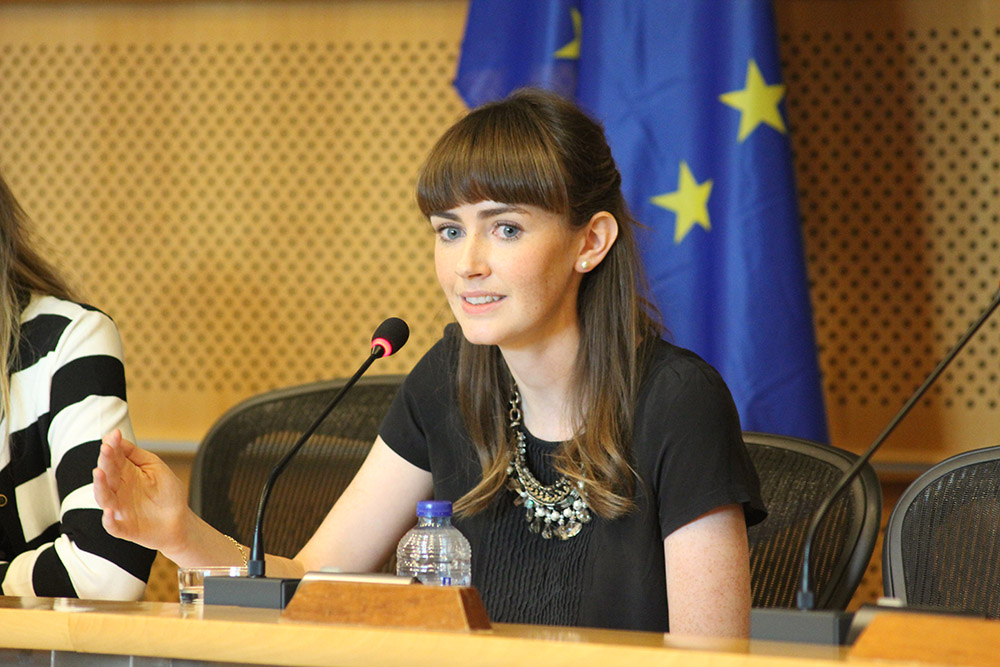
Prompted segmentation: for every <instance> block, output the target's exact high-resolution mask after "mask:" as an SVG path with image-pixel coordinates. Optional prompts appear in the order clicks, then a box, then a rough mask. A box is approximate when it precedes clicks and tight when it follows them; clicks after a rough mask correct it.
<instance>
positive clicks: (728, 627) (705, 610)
mask: <svg viewBox="0 0 1000 667" xmlns="http://www.w3.org/2000/svg"><path fill="white" fill-rule="evenodd" d="M663 555H664V558H665V562H666V570H667V572H666V574H667V602H668V604H669V608H670V632H671V633H677V634H683V635H716V636H722V637H747V636H749V634H750V599H751V598H750V552H749V547H748V546H747V528H746V520H745V519H744V516H743V509H742V507H740V506H739V505H725V506H723V507H719V508H716V509H714V510H712V511H710V512H707V513H705V514H703V515H701V516H700V517H698V518H697V519H695V520H694V521H692V522H690V523H688V524H686V525H684V526H682V527H680V528H678V529H677V530H675V531H674V532H673V533H671V534H670V535H668V536H667V538H666V539H665V540H663Z"/></svg>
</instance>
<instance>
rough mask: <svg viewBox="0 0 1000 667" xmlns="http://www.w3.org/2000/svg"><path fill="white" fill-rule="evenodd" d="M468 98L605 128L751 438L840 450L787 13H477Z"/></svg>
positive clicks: (668, 309) (543, 4) (646, 2)
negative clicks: (803, 178)
mask: <svg viewBox="0 0 1000 667" xmlns="http://www.w3.org/2000/svg"><path fill="white" fill-rule="evenodd" d="M455 85H456V88H457V89H458V91H459V94H461V95H462V97H463V99H464V100H465V102H466V103H467V104H468V105H469V106H470V107H471V106H477V105H479V104H482V103H483V102H487V101H490V100H494V99H500V98H503V97H505V96H506V95H507V94H508V93H510V92H511V91H512V90H514V89H516V88H519V87H522V86H528V85H532V86H541V87H545V88H548V89H550V90H554V91H556V92H558V93H560V94H562V95H564V96H566V97H569V98H571V99H575V100H576V101H577V103H578V104H580V106H581V107H582V108H584V109H586V110H587V111H588V112H589V113H590V114H592V115H593V116H594V117H595V118H597V119H599V120H600V121H601V122H602V123H603V124H604V127H605V130H606V132H607V135H608V140H609V142H610V144H611V148H612V151H613V153H614V155H615V159H616V161H617V162H618V166H619V169H620V170H621V172H622V179H623V189H624V191H625V196H626V198H627V200H628V202H629V206H630V207H631V209H632V212H633V214H634V215H635V217H636V218H637V219H639V220H640V221H641V222H643V223H644V224H645V225H647V229H645V230H642V231H640V233H639V234H638V240H639V245H640V249H641V252H642V256H643V259H644V262H645V265H646V269H647V272H648V275H649V278H650V283H651V287H652V291H653V295H652V296H653V300H654V301H655V302H656V304H657V306H658V307H659V308H660V310H661V312H662V314H663V316H664V320H665V324H666V325H667V328H668V330H669V331H670V332H671V334H672V337H673V339H674V341H675V342H676V343H677V344H679V345H682V346H684V347H687V348H690V349H692V350H694V351H695V352H697V353H698V354H700V355H701V356H702V357H704V358H705V359H706V360H707V361H708V362H709V363H711V364H712V365H713V366H715V367H716V368H717V369H718V370H719V372H720V373H721V374H722V376H723V378H725V380H726V383H727V384H728V385H729V388H730V390H731V391H732V393H733V397H734V399H735V400H736V404H737V408H738V409H739V411H740V416H741V420H742V425H743V428H744V429H746V430H756V431H764V432H768V433H780V434H784V435H792V436H798V437H804V438H810V439H813V440H819V441H823V442H826V441H827V440H828V435H827V425H826V413H825V410H824V405H823V394H822V388H821V384H820V374H819V365H818V360H817V351H816V338H815V332H814V330H813V322H812V311H811V306H810V301H809V291H808V285H807V277H806V271H805V257H804V251H803V244H802V233H801V227H800V218H799V213H798V207H797V199H796V190H795V181H794V173H793V169H792V159H791V149H790V143H789V137H788V130H787V125H786V123H785V120H784V119H785V107H784V103H783V99H784V90H785V89H784V86H783V84H782V82H781V68H780V61H779V55H778V48H777V36H776V31H775V23H774V15H773V9H772V6H771V3H770V2H766V1H765V0H684V1H683V2H665V1H664V0H621V1H614V2H608V1H606V0H472V2H471V3H470V6H469V14H468V19H467V25H466V32H465V37H464V40H463V43H462V54H461V60H460V63H459V68H458V74H457V77H456V80H455Z"/></svg>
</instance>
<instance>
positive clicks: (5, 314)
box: [0, 175, 72, 424]
mask: <svg viewBox="0 0 1000 667" xmlns="http://www.w3.org/2000/svg"><path fill="white" fill-rule="evenodd" d="M32 292H38V293H41V294H48V295H52V296H57V297H60V298H62V299H72V293H71V292H70V289H69V288H68V287H67V286H66V283H65V282H63V280H62V278H61V277H60V276H59V274H58V273H57V272H56V270H55V269H54V268H53V267H52V266H51V265H50V264H49V263H48V262H46V261H45V259H43V258H42V256H41V255H39V254H38V252H37V251H36V250H35V249H34V248H33V247H32V245H31V242H30V237H29V233H28V218H27V216H26V215H25V213H24V210H23V209H22V208H21V206H20V204H18V203H17V200H16V199H15V198H14V193H12V192H11V190H10V188H9V187H7V183H6V182H5V181H4V179H3V176H2V175H0V350H3V351H4V353H3V354H0V401H2V403H0V410H2V411H3V412H2V413H0V414H7V412H8V411H9V408H10V373H11V369H12V368H15V367H16V365H17V352H18V344H19V341H20V335H21V311H22V310H24V307H25V306H27V305H28V300H29V299H30V298H31V293H32ZM9 423H10V422H9V421H8V424H9Z"/></svg>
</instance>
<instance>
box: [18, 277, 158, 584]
mask: <svg viewBox="0 0 1000 667" xmlns="http://www.w3.org/2000/svg"><path fill="white" fill-rule="evenodd" d="M21 333H22V336H23V338H22V350H23V351H25V352H23V353H22V356H21V357H20V363H21V367H20V368H19V369H18V370H17V371H16V372H15V373H14V374H13V375H12V378H11V415H10V417H11V419H10V421H9V422H8V423H7V427H8V429H9V431H10V437H11V439H12V440H13V439H15V438H16V439H17V444H18V446H20V447H21V451H22V453H21V454H20V455H19V456H21V460H20V462H19V466H18V467H17V470H16V472H14V476H15V478H16V479H15V482H16V483H18V484H19V486H18V498H17V514H18V516H17V519H18V520H19V522H20V527H21V529H22V533H23V538H24V540H25V541H26V542H27V544H28V545H30V546H31V547H32V548H31V549H30V550H26V551H23V552H21V553H19V554H17V555H16V557H14V558H13V559H12V561H11V562H10V564H9V565H8V566H7V567H6V568H5V572H3V577H2V579H3V593H4V594H7V595H22V596H25V595H27V596H30V595H38V596H51V597H81V598H90V599H113V600H134V599H138V598H140V597H142V594H143V592H144V591H145V588H146V580H147V579H148V578H149V570H150V566H151V565H152V563H153V558H154V557H155V555H156V554H155V553H154V552H152V551H148V550H146V549H142V548H140V547H138V546H136V545H135V544H130V543H127V542H122V541H120V540H115V539H113V538H112V537H111V536H109V535H108V534H107V532H105V530H104V528H103V527H102V525H101V510H100V508H99V507H98V506H97V504H96V502H95V500H94V494H93V492H92V490H91V483H90V482H91V476H90V469H91V467H92V466H93V465H94V461H95V460H96V459H97V456H98V448H99V447H100V442H101V436H102V435H103V434H104V433H106V432H108V431H109V430H111V429H115V428H118V429H122V430H125V431H127V432H131V422H130V420H129V411H128V405H127V403H126V401H125V371H124V367H123V365H122V361H121V359H122V345H121V338H120V336H119V335H118V330H117V328H116V327H115V325H114V323H113V322H112V321H111V319H110V318H109V317H108V316H106V315H105V314H104V313H101V312H100V311H96V310H93V309H89V308H85V307H82V306H80V305H78V304H75V303H71V302H68V301H63V300H60V299H56V298H54V297H41V296H37V295H36V296H34V297H33V298H32V301H31V302H30V304H29V306H28V308H27V309H26V310H25V314H24V322H23V324H22V332H21ZM43 410H44V412H42V411H43Z"/></svg>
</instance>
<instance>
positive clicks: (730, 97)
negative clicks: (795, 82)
mask: <svg viewBox="0 0 1000 667" xmlns="http://www.w3.org/2000/svg"><path fill="white" fill-rule="evenodd" d="M784 96H785V86H784V85H782V84H780V83H775V84H772V85H768V84H767V82H766V81H764V77H763V76H762V75H761V73H760V68H758V67H757V63H756V62H755V61H754V60H753V59H752V58H751V59H750V63H749V64H748V65H747V78H746V83H745V85H744V88H743V90H734V91H732V92H729V93H723V94H722V95H719V99H720V100H722V102H723V103H725V104H728V105H729V106H731V107H733V108H734V109H739V110H740V114H741V115H740V132H739V136H738V137H737V141H739V142H741V143H742V141H743V140H744V139H746V138H747V137H748V136H750V133H751V132H753V131H754V130H755V129H757V126H758V125H760V124H761V123H767V124H768V125H770V126H771V127H773V128H774V129H776V130H777V131H778V132H781V133H782V134H784V133H785V121H784V119H782V117H781V110H780V109H778V104H779V103H780V102H781V100H782V98H784Z"/></svg>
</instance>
